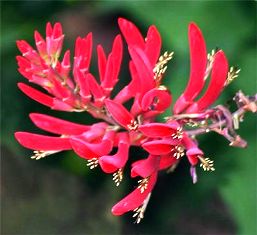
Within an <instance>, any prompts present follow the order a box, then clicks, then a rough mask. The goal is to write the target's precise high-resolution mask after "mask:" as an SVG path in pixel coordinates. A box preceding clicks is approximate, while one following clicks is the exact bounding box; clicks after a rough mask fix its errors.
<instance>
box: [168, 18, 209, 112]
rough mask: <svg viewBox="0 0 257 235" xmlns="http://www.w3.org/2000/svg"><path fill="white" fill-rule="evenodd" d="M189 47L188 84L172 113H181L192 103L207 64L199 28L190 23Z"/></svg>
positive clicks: (202, 83)
mask: <svg viewBox="0 0 257 235" xmlns="http://www.w3.org/2000/svg"><path fill="white" fill-rule="evenodd" d="M188 39H189V48H190V64H191V65H190V78H189V82H188V85H187V87H186V89H185V91H184V92H183V94H182V95H181V96H180V97H179V99H178V100H177V101H176V103H175V105H174V109H173V111H174V113H175V114H178V113H181V112H182V111H183V110H184V109H186V108H187V107H188V105H189V104H191V103H192V101H193V99H194V98H195V97H196V96H197V95H198V94H199V93H200V92H201V90H202V88H203V86H204V75H205V70H206V65H207V52H206V46H205V41H204V38H203V35H202V33H201V31H200V29H199V28H198V27H197V25H196V24H194V23H191V24H190V25H189V28H188Z"/></svg>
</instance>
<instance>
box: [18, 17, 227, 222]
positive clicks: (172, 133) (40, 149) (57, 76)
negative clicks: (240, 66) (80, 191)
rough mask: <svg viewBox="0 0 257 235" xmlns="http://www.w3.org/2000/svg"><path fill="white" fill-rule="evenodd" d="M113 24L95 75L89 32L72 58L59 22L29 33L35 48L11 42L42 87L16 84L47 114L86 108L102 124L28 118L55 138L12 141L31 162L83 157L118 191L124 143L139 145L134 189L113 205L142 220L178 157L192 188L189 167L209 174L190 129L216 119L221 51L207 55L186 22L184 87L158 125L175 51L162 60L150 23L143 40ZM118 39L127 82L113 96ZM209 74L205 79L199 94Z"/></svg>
mask: <svg viewBox="0 0 257 235" xmlns="http://www.w3.org/2000/svg"><path fill="white" fill-rule="evenodd" d="M118 24H119V28H120V31H121V33H122V35H117V36H116V37H115V39H114V41H113V45H112V49H111V51H110V52H109V53H107V52H106V51H105V50H104V48H103V47H102V46H101V45H98V46H97V55H98V74H93V73H92V72H91V69H90V62H91V56H92V48H93V36H92V33H89V34H88V35H86V36H85V37H84V38H81V37H78V38H77V40H76V43H75V50H74V55H73V56H71V53H70V51H69V50H67V51H66V52H64V53H63V56H62V57H61V50H62V45H63V39H64V35H63V32H62V27H61V24H60V23H56V24H55V25H53V26H52V25H51V24H50V23H48V24H47V26H46V37H45V38H44V37H42V36H41V35H40V34H39V33H38V32H37V31H35V43H36V49H35V48H33V47H31V46H30V45H29V44H28V43H27V42H26V41H23V40H20V41H17V46H18V48H19V50H20V52H21V53H22V55H21V56H17V61H18V66H19V69H18V70H19V72H20V73H21V74H22V75H23V76H24V77H25V78H27V79H28V81H29V82H31V83H34V84H36V85H38V86H40V87H41V88H43V91H39V90H37V89H35V88H33V87H31V86H28V85H26V84H23V83H19V84H18V86H19V88H20V90H21V91H22V92H24V93H25V94H26V95H27V96H29V97H30V98H31V99H34V100H35V101H37V102H39V103H41V104H43V105H46V106H48V107H50V108H51V109H55V110H61V111H68V112H72V111H74V112H83V111H87V112H89V113H90V114H91V115H93V116H94V117H95V118H97V119H102V122H98V123H96V124H93V125H89V126H88V125H83V124H76V123H72V122H69V121H64V120H61V119H58V118H54V117H51V116H48V115H44V114H37V113H32V114H30V118H31V120H32V122H33V123H34V124H35V125H36V126H37V127H39V128H40V129H42V130H45V131H47V132H50V133H52V134H53V135H52V136H48V135H39V134H33V133H28V132H16V133H15V137H16V139H17V141H18V142H19V143H20V144H21V145H23V146H24V147H26V148H29V149H32V150H34V153H35V154H34V156H33V157H32V158H35V159H40V158H43V157H46V156H48V155H51V154H53V153H56V152H60V151H64V150H73V151H74V152H75V153H76V154H77V155H78V156H79V157H81V158H84V159H87V160H88V166H89V167H90V169H93V168H95V167H97V166H100V167H101V169H102V170H103V172H105V173H107V174H113V179H114V181H115V183H116V185H117V186H118V185H119V184H120V183H121V181H122V179H123V171H124V170H129V166H127V161H128V158H129V148H130V146H132V145H133V146H141V147H142V148H143V149H145V150H146V152H148V157H147V158H145V159H138V160H137V161H136V162H134V163H133V164H132V166H131V169H130V170H131V177H139V181H138V186H137V187H136V188H135V190H134V191H133V192H131V193H130V194H129V195H128V196H126V197H125V198H123V199H122V200H121V201H120V202H118V203H117V204H116V205H115V206H114V207H113V208H112V213H113V214H114V215H122V214H124V213H126V212H128V211H134V212H135V214H134V216H137V222H140V220H141V219H142V218H143V216H144V211H145V209H146V205H147V203H148V201H149V198H150V195H151V192H152V190H153V188H154V185H155V183H156V181H157V176H158V173H159V171H162V170H167V169H169V170H172V169H174V168H175V167H176V166H177V164H178V163H179V161H180V160H181V158H182V157H183V156H184V155H185V156H186V158H187V159H188V162H189V164H190V165H191V170H190V173H191V175H192V178H193V182H194V183H195V182H196V180H197V175H196V170H195V166H196V165H197V164H198V163H199V162H200V165H201V166H202V167H203V168H204V170H210V171H213V170H214V167H213V161H211V160H210V159H209V158H205V157H204V154H203V151H202V150H201V149H200V148H199V146H198V142H197V140H196V138H195V136H194V135H193V134H192V128H193V127H194V126H197V127H199V126H201V127H204V125H207V126H208V121H207V120H208V119H209V118H211V120H214V119H215V118H217V117H216V116H217V115H216V114H217V112H215V111H214V109H210V105H212V104H213V103H214V101H215V100H216V99H217V98H218V96H219V94H220V93H221V91H222V90H223V88H224V87H225V86H226V81H227V76H228V69H229V68H228V62H227V59H226V56H225V54H224V52H223V51H221V50H219V51H216V52H215V53H212V54H209V55H208V56H207V52H206V45H205V41H204V38H203V35H202V33H201V31H200V29H199V28H198V27H197V26H196V24H194V23H191V24H190V25H189V29H188V38H189V48H190V61H191V66H190V70H191V72H190V78H189V82H188V85H187V87H186V89H185V91H184V92H183V94H182V95H181V96H180V97H179V98H178V100H177V101H176V102H175V105H174V108H173V116H170V117H169V118H167V121H166V123H157V122H156V121H155V118H156V116H157V115H159V114H161V113H163V112H164V111H165V110H166V109H167V108H168V107H170V105H171V101H172V97H171V94H170V92H169V90H168V89H167V88H166V87H165V86H163V85H162V84H161V83H162V79H163V76H164V74H165V71H166V69H167V66H166V65H167V62H168V61H169V60H171V59H172V56H173V53H168V52H165V53H164V54H163V55H161V56H160V51H161V44H162V42H161V37H160V34H159V32H158V30H157V29H156V27H155V26H150V27H149V29H148V31H147V35H142V34H141V33H140V31H139V30H138V28H137V27H136V26H135V25H134V24H133V23H131V22H130V21H128V20H125V19H123V18H120V19H119V20H118ZM122 36H123V37H122ZM124 41H125V43H126V45H127V46H126V48H125V49H128V52H129V55H130V61H129V64H128V67H129V71H130V75H131V81H130V82H129V84H128V85H126V86H125V87H124V88H123V89H121V90H120V91H119V92H118V93H117V95H115V96H114V95H113V92H112V91H113V89H114V88H115V85H116V84H117V83H118V81H119V78H120V68H121V64H122V58H123V51H124V46H123V44H124ZM209 74H210V77H211V78H210V82H209V83H208V87H207V88H206V89H205V92H203V88H204V85H205V83H206V80H207V78H208V75H209ZM199 94H202V95H201V97H199ZM128 101H130V103H132V105H131V106H130V108H127V107H128V103H127V102H128ZM131 101H132V102H131ZM219 111H220V110H219ZM219 113H221V112H219ZM189 125H191V127H190V128H191V129H190V128H189V129H188V126H189ZM190 130H191V132H190ZM206 131H208V129H207V128H206ZM190 133H191V134H190Z"/></svg>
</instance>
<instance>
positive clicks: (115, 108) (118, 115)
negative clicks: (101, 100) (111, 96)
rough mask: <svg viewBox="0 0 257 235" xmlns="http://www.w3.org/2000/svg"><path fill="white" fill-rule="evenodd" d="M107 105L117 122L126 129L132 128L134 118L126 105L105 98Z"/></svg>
mask: <svg viewBox="0 0 257 235" xmlns="http://www.w3.org/2000/svg"><path fill="white" fill-rule="evenodd" d="M105 105H106V108H107V110H108V112H109V113H110V114H111V116H112V117H113V118H114V120H115V121H116V122H117V123H119V124H120V125H121V126H123V127H124V128H125V129H130V128H129V125H131V124H132V123H133V121H134V118H133V116H132V115H131V114H130V113H129V111H128V110H127V109H126V108H125V107H124V106H122V105H121V104H119V103H116V102H114V101H112V100H105Z"/></svg>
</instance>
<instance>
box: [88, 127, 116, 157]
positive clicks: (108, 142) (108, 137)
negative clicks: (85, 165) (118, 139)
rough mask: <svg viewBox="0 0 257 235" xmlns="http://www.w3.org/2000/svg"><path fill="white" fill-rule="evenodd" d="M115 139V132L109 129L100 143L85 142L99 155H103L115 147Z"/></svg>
mask: <svg viewBox="0 0 257 235" xmlns="http://www.w3.org/2000/svg"><path fill="white" fill-rule="evenodd" d="M113 141H114V132H113V131H109V132H107V133H106V134H105V135H104V137H103V139H102V140H101V141H100V142H99V143H89V142H85V143H84V144H85V145H86V146H87V147H88V148H89V149H90V150H91V151H92V152H94V153H96V154H97V155H98V156H103V155H106V154H109V153H110V152H111V150H112V147H113Z"/></svg>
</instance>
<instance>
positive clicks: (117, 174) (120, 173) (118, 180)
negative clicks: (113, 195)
mask: <svg viewBox="0 0 257 235" xmlns="http://www.w3.org/2000/svg"><path fill="white" fill-rule="evenodd" d="M112 179H113V181H114V183H115V185H116V186H117V187H118V186H119V185H120V183H121V181H122V180H123V170H122V168H120V169H119V170H118V171H117V172H115V173H113V178H112Z"/></svg>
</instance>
